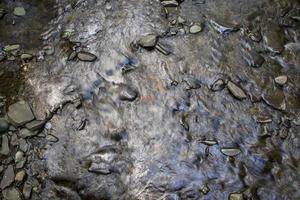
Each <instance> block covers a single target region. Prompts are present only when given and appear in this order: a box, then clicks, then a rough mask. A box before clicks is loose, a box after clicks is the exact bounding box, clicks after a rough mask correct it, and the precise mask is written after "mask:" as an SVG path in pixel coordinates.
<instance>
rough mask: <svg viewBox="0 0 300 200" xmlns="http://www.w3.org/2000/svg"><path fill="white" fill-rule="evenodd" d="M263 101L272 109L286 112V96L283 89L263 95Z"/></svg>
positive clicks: (275, 89)
mask: <svg viewBox="0 0 300 200" xmlns="http://www.w3.org/2000/svg"><path fill="white" fill-rule="evenodd" d="M262 98H263V100H264V101H265V102H266V103H267V104H268V105H270V106H271V107H273V108H275V109H278V110H285V109H286V103H285V95H284V93H283V91H282V90H281V89H278V88H274V89H272V90H269V91H267V92H266V93H264V94H263V95H262Z"/></svg>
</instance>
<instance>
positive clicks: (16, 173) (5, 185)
mask: <svg viewBox="0 0 300 200" xmlns="http://www.w3.org/2000/svg"><path fill="white" fill-rule="evenodd" d="M45 123H46V121H45V120H37V119H36V118H35V115H34V113H33V112H32V109H31V107H30V105H29V104H28V102H26V101H23V100H22V101H19V102H16V103H14V104H12V105H10V106H9V108H8V112H7V113H6V115H5V116H3V117H1V118H0V136H1V137H0V142H1V143H0V144H1V145H0V162H1V167H0V174H1V177H2V178H1V182H0V190H1V191H2V196H3V198H4V199H7V200H19V199H20V200H21V199H30V197H31V193H32V191H35V190H37V189H38V184H37V183H38V182H37V181H36V179H34V176H33V174H32V172H31V171H30V168H29V163H30V161H31V159H30V158H29V157H28V156H29V155H30V154H31V153H32V149H31V148H32V147H31V143H30V139H32V138H34V137H36V136H37V135H38V134H40V133H41V131H42V129H43V127H44V125H45Z"/></svg>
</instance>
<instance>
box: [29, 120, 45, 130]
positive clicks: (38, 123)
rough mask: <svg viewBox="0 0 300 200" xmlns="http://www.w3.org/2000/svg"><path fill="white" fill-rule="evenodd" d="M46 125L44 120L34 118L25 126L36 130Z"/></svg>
mask: <svg viewBox="0 0 300 200" xmlns="http://www.w3.org/2000/svg"><path fill="white" fill-rule="evenodd" d="M44 125H45V121H44V120H34V121H32V122H29V123H27V124H26V125H25V127H26V128H27V129H28V130H30V131H36V130H40V129H42V128H43V126H44Z"/></svg>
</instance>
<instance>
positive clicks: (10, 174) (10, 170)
mask: <svg viewBox="0 0 300 200" xmlns="http://www.w3.org/2000/svg"><path fill="white" fill-rule="evenodd" d="M14 180H15V172H14V167H13V165H9V166H8V167H7V169H6V170H5V171H4V174H3V177H2V180H1V182H0V188H1V189H2V190H3V189H5V188H7V187H8V186H10V185H11V184H12V183H13V182H14Z"/></svg>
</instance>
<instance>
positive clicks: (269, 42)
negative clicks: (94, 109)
mask: <svg viewBox="0 0 300 200" xmlns="http://www.w3.org/2000/svg"><path fill="white" fill-rule="evenodd" d="M263 38H264V41H265V44H266V48H267V49H268V50H269V51H270V52H271V53H274V54H278V53H281V52H282V51H283V47H284V34H283V32H282V30H281V29H280V28H279V27H276V26H274V27H270V28H268V29H267V30H266V32H265V34H264V36H263Z"/></svg>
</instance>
